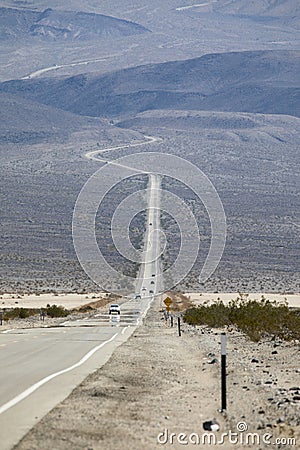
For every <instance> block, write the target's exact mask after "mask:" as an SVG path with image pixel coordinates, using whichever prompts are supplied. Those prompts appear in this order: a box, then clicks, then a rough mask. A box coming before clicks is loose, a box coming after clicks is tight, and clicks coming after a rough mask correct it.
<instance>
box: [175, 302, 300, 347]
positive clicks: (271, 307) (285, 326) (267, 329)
mask: <svg viewBox="0 0 300 450" xmlns="http://www.w3.org/2000/svg"><path fill="white" fill-rule="evenodd" d="M184 321H185V322H186V323H188V324H190V325H207V326H209V327H211V328H218V327H224V326H226V325H231V326H236V327H237V328H238V329H240V330H241V331H243V332H244V333H245V334H247V335H248V336H249V338H250V339H251V340H252V341H259V340H260V339H261V338H262V337H263V336H272V337H279V338H281V339H285V340H292V339H300V311H299V310H291V309H289V308H288V306H287V305H286V304H278V303H276V302H271V301H269V300H266V299H264V298H263V299H262V300H261V301H257V300H244V299H243V298H242V297H241V298H238V299H237V300H232V301H231V302H230V303H229V304H228V305H224V303H223V302H222V301H218V302H217V303H214V304H212V305H200V306H198V307H193V308H189V309H187V310H186V312H185V314H184Z"/></svg>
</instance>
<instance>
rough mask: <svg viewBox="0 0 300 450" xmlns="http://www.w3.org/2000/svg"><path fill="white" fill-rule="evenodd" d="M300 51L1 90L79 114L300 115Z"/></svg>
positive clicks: (23, 83)
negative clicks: (173, 111) (194, 112)
mask: <svg viewBox="0 0 300 450" xmlns="http://www.w3.org/2000/svg"><path fill="white" fill-rule="evenodd" d="M299 73H300V52H297V51H280V50H279V51H254V52H252V51H249V52H234V53H220V54H209V55H204V56H202V57H200V58H196V59H190V60H185V61H174V62H166V63H162V64H148V65H144V66H138V67H134V68H130V69H125V70H120V71H116V72H112V73H108V74H105V75H97V74H92V75H91V74H88V75H84V74H81V75H78V76H73V77H68V78H42V79H31V80H30V79H29V80H13V81H8V82H5V83H2V84H0V91H3V92H7V93H11V94H14V95H18V96H21V97H23V98H29V99H32V100H34V101H36V102H40V103H43V104H47V105H51V106H55V107H56V108H60V109H63V110H67V111H70V112H73V113H76V114H80V115H86V116H97V117H114V116H115V117H124V116H127V115H129V114H136V113H140V112H143V111H148V110H153V109H180V110H207V111H244V112H257V113H266V114H289V115H293V116H300V108H299V105H300V79H299Z"/></svg>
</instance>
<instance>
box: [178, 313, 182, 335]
mask: <svg viewBox="0 0 300 450" xmlns="http://www.w3.org/2000/svg"><path fill="white" fill-rule="evenodd" d="M178 336H181V329H180V317H178Z"/></svg>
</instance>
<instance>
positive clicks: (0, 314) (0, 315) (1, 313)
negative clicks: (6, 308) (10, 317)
mask: <svg viewBox="0 0 300 450" xmlns="http://www.w3.org/2000/svg"><path fill="white" fill-rule="evenodd" d="M2 319H3V312H2V311H0V325H2Z"/></svg>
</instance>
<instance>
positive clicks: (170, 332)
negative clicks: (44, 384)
mask: <svg viewBox="0 0 300 450" xmlns="http://www.w3.org/2000/svg"><path fill="white" fill-rule="evenodd" d="M159 309H160V305H158V304H157V305H154V306H153V307H152V308H151V309H150V311H149V313H148V315H147V318H146V320H145V323H144V325H143V326H141V327H140V328H138V329H137V330H136V331H135V333H134V334H133V335H132V337H131V338H130V339H129V340H128V341H127V342H126V343H125V344H124V345H122V346H121V347H119V348H118V349H117V350H116V352H115V353H114V354H113V356H112V358H111V359H110V360H109V362H108V363H107V364H106V365H105V366H104V367H102V368H101V369H99V370H98V371H96V372H94V373H93V374H91V375H90V376H89V377H88V378H87V379H86V380H85V381H84V382H83V383H82V384H81V385H80V386H79V387H78V388H76V389H75V390H74V391H73V393H72V394H71V395H70V396H69V397H68V398H67V399H66V400H65V401H63V402H62V403H61V404H60V405H58V406H57V407H56V408H54V409H53V410H52V411H51V412H50V413H49V414H48V415H46V416H45V417H44V418H43V419H42V420H41V421H40V423H39V424H37V426H35V427H34V428H33V429H32V430H31V431H30V432H29V433H28V434H27V435H26V436H25V437H24V438H23V440H22V441H21V442H20V443H19V444H18V445H17V446H16V447H15V449H16V450H29V449H30V450H32V449H39V450H44V449H49V450H53V449H55V450H66V449H70V450H79V449H86V450H100V449H101V450H141V449H144V450H152V449H156V448H161V447H164V448H168V449H181V448H201V449H205V448H210V447H215V446H216V447H220V448H225V449H226V450H227V449H239V450H240V449H241V450H242V449H246V448H247V449H249V448H252V449H253V450H258V449H267V448H268V449H269V448H276V449H283V448H287V449H296V448H299V445H300V352H299V343H294V342H293V343H285V342H282V341H279V340H276V341H273V340H271V339H269V340H264V341H262V342H260V343H252V342H250V341H249V340H248V339H247V338H245V337H244V336H243V335H242V334H240V333H237V332H236V331H234V332H227V336H228V355H227V395H228V406H227V413H221V412H219V408H220V403H221V400H220V356H219V354H220V332H222V331H224V330H210V329H207V328H203V327H197V328H194V327H189V326H187V325H184V326H183V333H182V336H181V337H179V336H178V332H177V329H176V327H173V328H172V327H171V326H170V323H166V322H165V321H164V320H163V319H162V313H161V312H159ZM213 418H215V419H216V420H217V421H218V423H219V425H220V430H219V431H218V432H216V433H215V434H214V436H215V439H217V443H216V445H209V444H208V443H207V440H206V444H204V445H202V444H201V441H202V439H205V435H203V433H204V430H203V422H204V421H207V420H210V419H213ZM238 424H239V425H238ZM238 427H240V428H239V429H240V430H242V428H243V427H244V428H245V427H247V428H248V429H247V431H246V432H239V433H238V435H231V440H232V441H233V442H235V440H236V439H237V438H238V440H239V442H238V443H230V441H229V438H228V437H226V436H225V437H224V443H223V444H220V440H221V434H222V433H223V432H224V433H225V432H227V433H230V431H231V432H232V433H236V432H237V428H238ZM171 433H175V435H173V437H170V434H171ZM180 433H184V435H180ZM192 433H194V434H192ZM195 433H196V434H195ZM247 433H255V435H253V436H254V437H253V439H254V444H251V445H246V444H244V443H245V442H246V441H245V440H246V437H247V436H249V437H248V438H247V439H250V443H251V439H252V438H251V437H250V436H252V435H250V434H247ZM185 435H186V436H185ZM158 439H159V440H160V443H159V442H158ZM189 439H191V440H192V442H197V439H199V440H200V444H193V443H191V442H190V443H189V444H188V445H185V444H184V443H180V440H181V441H182V442H186V441H188V440H189ZM206 439H208V437H206ZM210 439H213V437H210ZM258 439H259V440H260V442H258ZM263 439H265V440H266V441H267V442H270V443H271V444H268V443H264V442H263ZM276 439H280V442H281V444H280V443H279V441H277V442H276ZM288 439H296V441H298V444H295V442H294V441H290V442H289V443H288V444H287V442H288V441H287V440H288ZM171 440H172V442H173V443H172V444H170V441H171ZM165 441H167V443H165ZM212 442H213V441H212ZM218 442H219V443H218ZM243 442H244V443H243Z"/></svg>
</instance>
